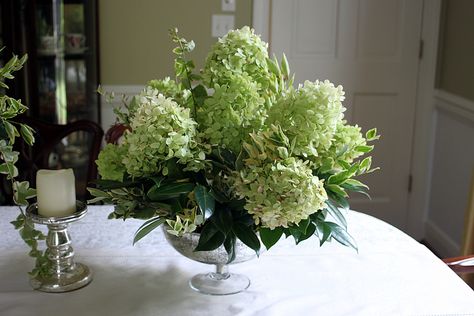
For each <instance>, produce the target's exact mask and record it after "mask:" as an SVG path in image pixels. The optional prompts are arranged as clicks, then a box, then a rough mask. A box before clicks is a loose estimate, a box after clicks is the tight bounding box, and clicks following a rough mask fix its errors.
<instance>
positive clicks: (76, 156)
mask: <svg viewBox="0 0 474 316" xmlns="http://www.w3.org/2000/svg"><path fill="white" fill-rule="evenodd" d="M18 121H19V122H21V123H25V124H27V125H29V126H30V127H31V128H33V130H34V131H35V134H34V136H35V143H34V144H33V146H32V147H30V146H28V144H26V143H25V142H24V141H23V140H21V139H19V140H18V141H17V144H18V145H17V148H16V149H17V150H18V151H19V152H20V156H19V161H18V170H19V173H20V174H19V179H21V180H28V181H29V182H30V183H31V185H32V186H35V183H36V171H38V170H39V169H60V168H73V169H74V172H75V175H76V182H77V181H78V179H82V180H81V184H80V185H78V186H77V187H79V188H78V189H79V190H78V192H77V193H78V195H84V196H85V194H86V186H87V183H88V182H90V181H92V180H95V179H97V165H96V164H95V161H96V159H97V157H98V155H99V152H100V148H101V145H102V138H103V136H104V132H103V130H102V128H101V127H100V126H99V125H98V124H97V123H94V122H92V121H88V120H79V121H75V122H72V123H68V124H66V125H58V124H51V123H47V122H44V121H41V120H37V119H34V118H30V117H22V118H20V119H18ZM71 138H73V139H71ZM74 141H77V142H78V143H81V142H82V148H79V147H75V146H74V144H73V142H74ZM58 148H62V152H61V149H59V150H58ZM72 148H76V149H77V151H76V152H73V151H71V149H72ZM66 156H68V158H67V160H68V163H66V162H65V160H66V159H65V157H66ZM54 157H57V158H56V159H53V158H54ZM78 170H79V171H78ZM78 173H79V174H78Z"/></svg>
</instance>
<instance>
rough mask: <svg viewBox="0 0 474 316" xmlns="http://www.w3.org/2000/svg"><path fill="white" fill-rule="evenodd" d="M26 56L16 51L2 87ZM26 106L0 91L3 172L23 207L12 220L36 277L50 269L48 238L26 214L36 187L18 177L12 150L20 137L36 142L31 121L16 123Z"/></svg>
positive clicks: (0, 76) (1, 76)
mask: <svg viewBox="0 0 474 316" xmlns="http://www.w3.org/2000/svg"><path fill="white" fill-rule="evenodd" d="M2 50H3V49H2ZM0 51H1V50H0ZM26 60H27V55H24V56H23V57H21V58H19V57H18V56H15V55H14V56H13V57H12V58H11V59H10V60H9V61H8V62H7V63H6V64H5V66H3V68H1V69H0V87H1V89H2V91H7V89H8V85H7V84H6V83H5V79H14V76H13V73H14V72H16V71H18V70H20V69H21V68H22V67H23V65H24V63H25V62H26ZM27 110H28V107H27V106H25V105H23V104H22V103H21V100H17V99H15V98H11V97H9V96H8V95H7V94H6V93H5V92H1V93H0V173H1V174H3V175H4V176H5V177H6V179H7V181H8V182H10V184H11V188H12V191H13V202H14V203H15V204H16V205H17V206H18V209H19V211H20V214H19V215H18V217H17V219H16V220H15V221H13V222H12V224H13V225H14V226H15V229H17V230H18V231H19V233H20V236H21V238H22V239H23V240H24V242H25V243H26V244H27V245H28V246H29V247H30V248H31V250H30V252H29V255H30V256H31V257H33V258H35V259H36V264H35V267H34V269H33V270H32V271H31V272H30V275H31V276H32V277H36V276H44V275H47V274H48V273H49V266H50V262H49V260H48V258H47V256H46V254H45V252H43V251H41V250H39V249H38V241H40V240H44V239H45V236H44V234H43V233H42V232H41V231H38V230H36V229H35V226H34V223H33V222H32V221H31V220H30V219H29V218H28V217H26V215H25V212H24V210H23V208H24V207H25V206H27V205H28V199H30V198H32V197H34V196H35V195H36V190H35V189H33V188H30V185H29V183H28V181H21V182H20V181H16V177H17V176H18V169H17V167H16V166H15V163H16V162H17V161H18V155H19V153H18V152H17V151H15V150H13V145H14V143H15V139H16V138H17V137H21V138H23V140H24V141H25V142H26V143H27V144H28V145H30V146H31V145H32V144H33V142H34V136H33V130H32V129H31V128H30V127H29V126H28V125H26V124H21V123H17V122H15V121H14V120H13V119H14V118H15V117H16V116H18V115H20V114H22V113H24V112H26V111H27Z"/></svg>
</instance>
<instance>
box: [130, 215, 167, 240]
mask: <svg viewBox="0 0 474 316" xmlns="http://www.w3.org/2000/svg"><path fill="white" fill-rule="evenodd" d="M165 221H166V219H165V218H162V217H155V218H152V219H150V220H149V221H146V222H145V223H144V224H143V225H142V226H140V228H139V229H138V230H137V232H136V233H135V238H133V244H136V243H137V242H138V241H139V240H140V239H142V238H143V237H145V236H146V235H148V234H149V233H150V232H151V231H153V230H154V229H155V228H157V227H158V226H160V225H161V224H163V223H164V222H165Z"/></svg>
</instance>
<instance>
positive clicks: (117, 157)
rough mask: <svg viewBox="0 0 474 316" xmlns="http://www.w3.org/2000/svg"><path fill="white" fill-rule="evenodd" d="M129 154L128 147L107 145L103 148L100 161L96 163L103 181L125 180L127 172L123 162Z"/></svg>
mask: <svg viewBox="0 0 474 316" xmlns="http://www.w3.org/2000/svg"><path fill="white" fill-rule="evenodd" d="M127 152H128V148H127V147H126V146H119V145H113V144H107V145H106V146H105V147H104V148H102V150H101V152H100V153H99V159H98V160H97V162H96V163H97V168H98V170H99V174H100V175H101V177H102V179H104V180H115V181H122V180H123V176H124V174H125V172H126V171H127V170H126V168H125V165H124V164H123V162H122V160H123V158H124V157H125V156H126V154H127Z"/></svg>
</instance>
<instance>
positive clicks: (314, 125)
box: [266, 80, 345, 157]
mask: <svg viewBox="0 0 474 316" xmlns="http://www.w3.org/2000/svg"><path fill="white" fill-rule="evenodd" d="M343 100H344V91H343V90H342V86H338V87H335V86H334V85H333V84H332V83H331V82H329V81H327V80H325V81H324V82H321V81H318V80H317V81H315V82H310V81H305V83H304V85H300V86H299V87H298V89H296V90H293V91H290V92H289V93H288V94H286V95H284V96H283V97H282V98H280V99H279V100H278V102H277V103H276V104H275V105H274V106H273V107H272V108H271V109H270V110H269V113H268V115H269V116H268V119H267V122H266V124H267V125H270V124H277V125H280V126H281V128H282V129H283V132H284V133H285V134H286V135H287V136H288V138H289V139H290V142H294V143H295V146H294V148H293V153H294V154H295V155H298V156H304V157H311V156H315V157H316V156H318V155H319V154H320V153H322V152H325V151H327V150H328V149H329V147H330V146H331V142H332V139H333V137H334V133H335V132H336V127H337V125H338V123H340V122H341V121H342V119H343V117H344V115H343V112H344V111H345V108H344V107H343V106H342V101H343Z"/></svg>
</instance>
